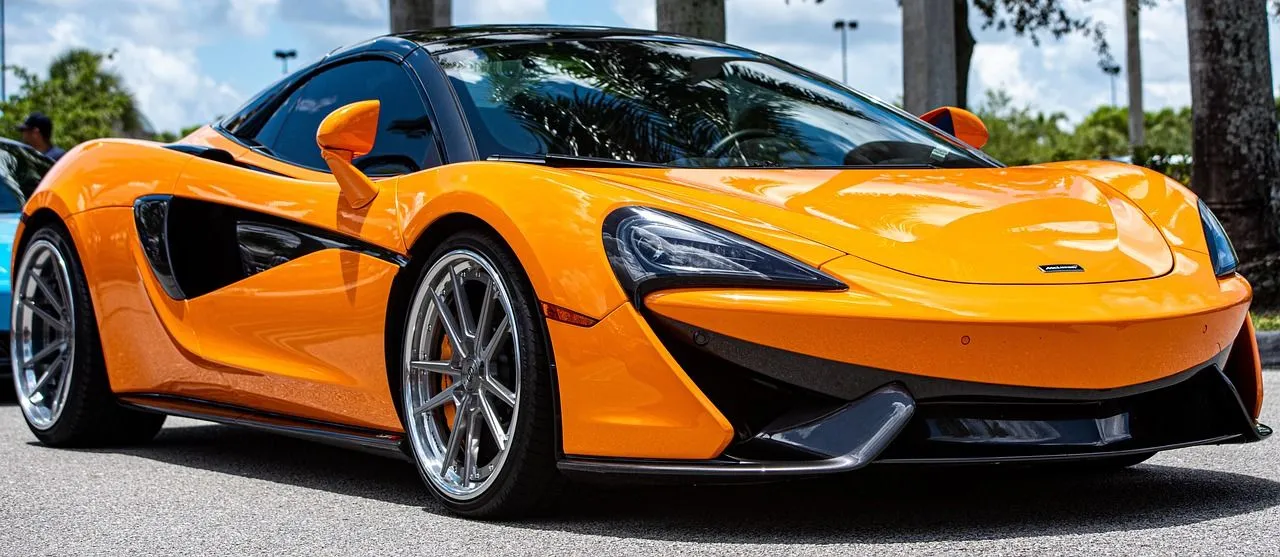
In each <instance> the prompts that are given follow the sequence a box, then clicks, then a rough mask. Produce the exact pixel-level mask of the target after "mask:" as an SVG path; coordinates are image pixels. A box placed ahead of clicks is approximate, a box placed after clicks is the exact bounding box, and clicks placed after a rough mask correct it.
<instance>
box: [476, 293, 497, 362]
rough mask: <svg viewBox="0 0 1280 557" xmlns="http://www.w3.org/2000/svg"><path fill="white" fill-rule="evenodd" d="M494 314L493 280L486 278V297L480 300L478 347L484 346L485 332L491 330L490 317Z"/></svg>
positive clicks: (477, 326)
mask: <svg viewBox="0 0 1280 557" xmlns="http://www.w3.org/2000/svg"><path fill="white" fill-rule="evenodd" d="M492 312H493V279H492V278H489V277H486V278H485V281H484V296H483V297H481V298H480V317H477V318H476V346H481V345H483V344H484V340H485V337H486V335H485V331H486V330H488V328H489V315H490V314H491V313H492Z"/></svg>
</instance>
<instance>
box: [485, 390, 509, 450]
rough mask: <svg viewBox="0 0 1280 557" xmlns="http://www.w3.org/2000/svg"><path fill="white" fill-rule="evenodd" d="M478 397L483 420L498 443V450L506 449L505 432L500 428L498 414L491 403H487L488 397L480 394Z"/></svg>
mask: <svg viewBox="0 0 1280 557" xmlns="http://www.w3.org/2000/svg"><path fill="white" fill-rule="evenodd" d="M479 398H480V410H481V411H482V412H484V421H485V422H486V423H487V424H488V425H489V433H491V434H493V440H494V441H495V442H497V443H498V450H500V451H505V450H507V432H506V431H505V430H503V429H502V424H501V423H500V422H499V421H498V414H497V413H495V412H494V411H493V405H491V404H489V399H487V398H485V396H484V395H480V397H479Z"/></svg>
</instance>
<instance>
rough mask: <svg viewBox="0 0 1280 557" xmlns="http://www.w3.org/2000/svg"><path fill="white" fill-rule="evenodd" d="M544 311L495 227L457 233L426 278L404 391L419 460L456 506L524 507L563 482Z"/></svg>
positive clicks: (409, 337) (496, 511) (413, 311)
mask: <svg viewBox="0 0 1280 557" xmlns="http://www.w3.org/2000/svg"><path fill="white" fill-rule="evenodd" d="M539 315H540V313H539V312H538V306H537V301H536V299H535V298H534V295H533V291H532V288H531V287H530V286H529V283H528V279H527V278H525V275H524V272H523V270H522V269H521V267H520V266H519V264H518V262H517V261H516V259H515V257H514V256H513V255H512V254H511V253H510V251H509V250H508V249H507V248H506V246H505V245H503V244H501V243H500V242H499V241H497V240H496V239H495V238H493V237H491V236H489V235H487V234H483V233H478V232H461V233H458V234H455V235H454V236H451V237H450V238H448V239H447V240H445V242H444V243H443V244H441V245H440V247H439V248H437V249H436V250H435V252H434V253H433V254H432V255H431V257H430V259H429V260H428V265H427V267H426V268H425V269H424V270H423V272H422V274H421V276H420V278H419V281H418V284H417V287H416V290H415V292H414V294H413V297H412V301H411V303H410V305H409V308H408V314H407V316H406V324H405V328H404V331H405V341H404V353H403V360H402V369H401V380H400V385H401V390H402V392H401V401H400V402H401V408H402V410H403V416H404V421H405V431H406V432H407V433H408V436H409V441H410V444H411V446H412V449H413V455H414V458H415V460H416V461H417V463H418V470H419V472H420V473H421V475H422V477H423V479H424V480H425V481H426V483H427V485H428V486H429V487H430V488H431V491H432V492H433V493H434V494H435V495H436V496H437V498H438V499H439V500H440V501H441V502H443V503H444V504H445V505H446V506H447V507H449V508H450V509H451V510H453V511H454V512H457V513H459V514H463V515H467V516H473V517H483V518H495V517H504V516H513V515H518V514H522V513H525V512H528V511H529V510H531V509H533V508H534V507H535V506H538V505H539V504H540V503H543V502H544V501H545V500H547V499H549V498H550V497H551V496H552V494H553V491H554V489H555V487H556V486H557V485H558V483H559V478H558V473H557V472H556V470H555V460H554V436H553V434H552V432H553V430H552V428H553V426H554V423H553V416H552V411H551V401H552V396H551V391H550V389H551V381H550V373H551V371H550V364H549V357H548V354H547V349H546V341H545V338H546V333H545V330H544V326H543V323H542V321H541V319H540V318H539Z"/></svg>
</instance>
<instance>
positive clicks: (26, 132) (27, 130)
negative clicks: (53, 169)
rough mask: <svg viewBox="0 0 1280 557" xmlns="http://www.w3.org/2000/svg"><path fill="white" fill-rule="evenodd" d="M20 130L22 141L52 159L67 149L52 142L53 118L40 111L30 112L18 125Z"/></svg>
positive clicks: (60, 155) (58, 156)
mask: <svg viewBox="0 0 1280 557" xmlns="http://www.w3.org/2000/svg"><path fill="white" fill-rule="evenodd" d="M18 131H20V132H22V142H23V143H26V144H27V145H30V146H32V147H35V148H36V150H37V151H40V152H41V153H44V156H46V157H49V158H50V159H53V160H55V161H56V160H58V159H60V158H62V155H65V154H67V151H66V150H65V149H63V148H62V147H58V146H57V145H54V144H53V120H50V119H49V117H48V116H45V115H44V114H43V113H40V112H32V113H31V115H29V116H27V119H26V121H25V122H23V123H22V125H21V126H18Z"/></svg>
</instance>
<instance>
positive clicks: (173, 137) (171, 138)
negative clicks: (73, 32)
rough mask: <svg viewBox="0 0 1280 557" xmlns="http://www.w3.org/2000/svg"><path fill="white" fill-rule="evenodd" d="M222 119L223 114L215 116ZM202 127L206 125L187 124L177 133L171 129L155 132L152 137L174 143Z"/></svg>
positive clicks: (162, 141)
mask: <svg viewBox="0 0 1280 557" xmlns="http://www.w3.org/2000/svg"><path fill="white" fill-rule="evenodd" d="M221 119H222V117H221V116H218V117H217V118H214V120H221ZM202 127H204V124H196V125H194V126H187V127H185V128H182V129H181V130H178V131H177V132H176V133H175V132H171V131H163V132H159V133H157V134H155V136H153V137H152V138H151V139H152V140H154V141H159V142H161V143H173V142H176V141H178V140H179V139H182V138H184V137H186V136H188V135H191V132H194V131H196V130H198V129H200V128H202Z"/></svg>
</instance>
